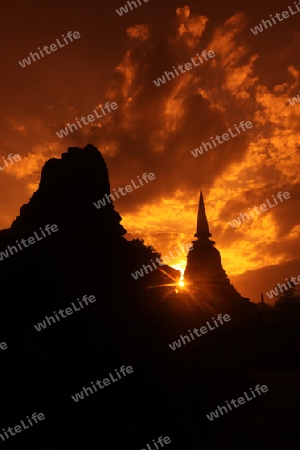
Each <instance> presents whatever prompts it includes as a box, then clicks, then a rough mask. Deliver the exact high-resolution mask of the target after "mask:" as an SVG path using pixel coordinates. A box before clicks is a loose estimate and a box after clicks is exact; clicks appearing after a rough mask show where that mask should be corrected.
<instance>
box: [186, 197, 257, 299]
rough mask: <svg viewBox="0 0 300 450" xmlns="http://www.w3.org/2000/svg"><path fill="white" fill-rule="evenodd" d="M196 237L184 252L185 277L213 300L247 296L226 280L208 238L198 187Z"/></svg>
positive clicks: (193, 286)
mask: <svg viewBox="0 0 300 450" xmlns="http://www.w3.org/2000/svg"><path fill="white" fill-rule="evenodd" d="M194 236H195V237H196V238H197V240H196V241H192V243H193V247H192V248H191V250H190V251H189V253H188V257H187V266H186V270H185V274H184V279H185V281H186V282H187V283H188V284H189V285H190V287H192V288H193V289H195V290H196V291H197V293H198V294H199V295H203V296H204V297H205V298H206V299H213V300H218V299H220V300H242V299H243V300H249V299H245V298H244V297H242V296H241V295H240V294H239V293H238V292H237V291H236V289H235V288H234V286H233V285H232V284H231V283H230V280H229V278H228V277H227V274H226V272H225V270H224V269H223V267H222V262H221V255H220V252H219V251H218V250H217V249H216V248H215V242H214V241H211V240H210V239H209V238H210V237H211V233H210V232H209V227H208V222H207V218H206V213H205V206H204V200H203V194H202V191H200V200H199V209H198V217H197V231H196V233H195V235H194Z"/></svg>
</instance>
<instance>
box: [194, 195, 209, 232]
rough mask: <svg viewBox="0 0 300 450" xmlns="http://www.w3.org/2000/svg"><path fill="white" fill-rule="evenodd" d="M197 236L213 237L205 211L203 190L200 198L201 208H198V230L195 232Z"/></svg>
mask: <svg viewBox="0 0 300 450" xmlns="http://www.w3.org/2000/svg"><path fill="white" fill-rule="evenodd" d="M194 236H195V237H196V238H198V239H199V238H200V239H201V238H202V239H203V238H204V239H205V238H206V239H208V238H209V237H211V233H210V232H209V227H208V222H207V218H206V213H205V206H204V199H203V194H202V191H200V199H199V208H198V217H197V231H196V234H194Z"/></svg>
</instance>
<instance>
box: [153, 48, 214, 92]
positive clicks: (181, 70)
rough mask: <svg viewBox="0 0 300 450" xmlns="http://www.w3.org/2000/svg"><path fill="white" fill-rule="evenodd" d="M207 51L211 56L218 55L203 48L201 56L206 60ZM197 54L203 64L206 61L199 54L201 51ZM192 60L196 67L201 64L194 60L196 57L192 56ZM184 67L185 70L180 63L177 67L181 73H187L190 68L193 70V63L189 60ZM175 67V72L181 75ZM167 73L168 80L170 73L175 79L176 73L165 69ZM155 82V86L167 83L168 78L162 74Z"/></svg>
mask: <svg viewBox="0 0 300 450" xmlns="http://www.w3.org/2000/svg"><path fill="white" fill-rule="evenodd" d="M206 53H207V55H208V57H209V58H214V57H215V56H216V55H215V53H214V51H213V50H209V51H208V52H207V51H206V50H203V52H202V53H201V56H202V58H204V59H205V61H207V55H206ZM197 56H198V61H200V63H201V64H203V62H204V61H202V59H201V56H199V53H197ZM191 61H192V63H193V65H194V67H197V66H200V64H196V62H195V61H194V58H191ZM184 67H185V69H186V70H183V65H182V64H179V65H178V66H177V69H179V70H180V72H181V73H186V72H187V71H188V70H191V69H192V68H193V66H192V64H191V63H189V62H187V63H186V64H185V65H184ZM173 69H174V72H175V73H176V75H177V76H179V75H180V73H178V70H177V69H176V67H175V66H173ZM165 75H166V77H167V79H168V81H170V80H171V78H170V77H169V75H172V78H173V79H174V78H175V75H174V73H173V71H171V72H167V71H165ZM153 83H154V84H155V86H157V87H159V86H160V85H161V84H165V83H166V79H165V77H164V75H162V77H161V78H157V80H153Z"/></svg>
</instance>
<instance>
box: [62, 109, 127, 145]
mask: <svg viewBox="0 0 300 450" xmlns="http://www.w3.org/2000/svg"><path fill="white" fill-rule="evenodd" d="M104 108H106V109H107V111H108V112H109V113H110V112H111V110H110V108H111V109H112V110H115V109H118V105H117V103H115V102H112V103H109V102H106V103H105V105H104ZM101 111H102V113H103V115H104V116H106V113H105V111H104V109H103V108H102V107H101ZM93 112H94V113H95V116H96V117H97V119H100V118H101V117H102V114H100V116H99V114H98V113H97V110H96V109H94V111H93ZM85 119H86V117H84V116H81V117H80V119H77V117H76V119H75V120H77V124H78V126H79V127H80V128H82V125H81V123H80V120H82V122H83V124H84V125H88V124H89V123H91V122H94V120H95V117H94V115H93V114H89V115H88V116H87V120H88V121H87V123H86V121H85ZM68 127H69V130H70V132H71V133H73V131H77V130H78V128H77V126H76V124H75V123H72V124H71V125H70V124H69V123H68ZM72 127H75V130H72ZM69 130H68V128H67V127H66V128H65V129H64V130H60V131H56V134H57V136H58V137H59V138H60V139H61V138H63V137H64V136H68V134H69Z"/></svg>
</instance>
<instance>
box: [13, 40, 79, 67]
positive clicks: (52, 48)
mask: <svg viewBox="0 0 300 450" xmlns="http://www.w3.org/2000/svg"><path fill="white" fill-rule="evenodd" d="M72 35H73V38H74V39H79V38H80V34H79V32H78V31H74V33H73V32H72V31H68V33H67V38H68V39H69V40H70V42H73V39H72ZM62 37H63V39H64V41H65V43H66V44H65V45H61V43H60V41H59V40H58V39H56V42H57V43H58V45H59V48H62V47H65V46H66V45H68V44H69V42H68V41H67V39H66V38H65V36H64V34H62ZM48 47H49V46H47V45H44V47H43V50H44V52H46V54H47V55H50V53H51V52H56V50H57V45H56V44H51V45H50V51H49V52H48ZM38 50H39V52H40V54H41V56H42V57H43V58H44V57H45V55H44V53H43V51H42V50H41V49H40V47H38ZM30 58H31V59H32V61H33V62H35V58H38V59H41V57H40V55H39V54H38V53H32V52H30V53H29V56H28V58H25V59H23V60H22V61H19V64H20V66H21V67H22V68H23V69H24V67H26V64H27V65H28V66H29V65H30V64H31V59H30Z"/></svg>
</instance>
